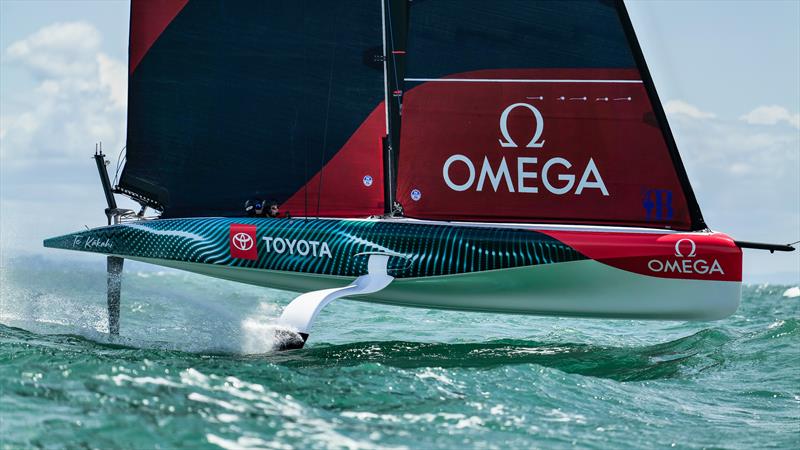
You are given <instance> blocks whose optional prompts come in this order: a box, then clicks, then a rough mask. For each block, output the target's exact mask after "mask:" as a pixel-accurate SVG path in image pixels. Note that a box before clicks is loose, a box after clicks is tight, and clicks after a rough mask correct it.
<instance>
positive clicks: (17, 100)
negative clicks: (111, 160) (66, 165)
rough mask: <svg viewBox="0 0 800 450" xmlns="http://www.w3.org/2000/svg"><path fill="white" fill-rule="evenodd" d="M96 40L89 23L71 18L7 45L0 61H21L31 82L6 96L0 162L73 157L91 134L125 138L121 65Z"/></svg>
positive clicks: (109, 141) (89, 146)
mask: <svg viewBox="0 0 800 450" xmlns="http://www.w3.org/2000/svg"><path fill="white" fill-rule="evenodd" d="M101 42H102V36H101V34H100V32H99V31H98V30H97V29H96V28H95V27H94V26H92V25H91V24H88V23H84V22H71V23H56V24H52V25H48V26H46V27H44V28H41V29H40V30H38V31H36V32H35V33H33V34H31V35H29V36H27V37H25V38H24V39H21V40H19V41H16V42H13V43H12V44H11V45H9V46H8V47H7V49H6V54H7V57H6V58H4V59H3V62H2V64H4V65H5V64H8V65H13V66H16V67H17V68H20V69H22V70H23V71H24V73H27V74H28V75H29V76H30V79H32V80H33V81H34V83H33V87H32V88H28V89H22V90H20V91H16V92H13V93H12V94H11V95H9V97H12V96H13V98H10V99H4V107H3V116H2V117H0V160H2V162H3V164H5V165H9V164H13V165H26V164H32V163H34V162H42V161H44V160H47V161H53V160H62V161H75V160H76V159H75V158H77V157H83V156H86V155H87V154H89V153H91V152H92V151H93V149H94V143H95V142H97V141H103V142H104V143H105V146H106V148H109V149H110V150H111V149H113V150H116V149H119V148H120V147H121V146H122V145H124V139H125V112H126V106H127V70H126V68H125V63H124V62H122V61H119V60H116V59H114V58H111V57H109V56H108V55H106V54H104V53H103V52H102V51H101ZM113 150H112V151H113Z"/></svg>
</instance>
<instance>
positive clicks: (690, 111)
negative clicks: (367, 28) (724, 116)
mask: <svg viewBox="0 0 800 450" xmlns="http://www.w3.org/2000/svg"><path fill="white" fill-rule="evenodd" d="M664 112H666V113H667V114H669V115H682V116H686V117H691V118H692V119H713V118H715V117H716V114H714V113H710V112H705V111H701V110H700V108H698V107H696V106H694V105H691V104H689V103H686V102H685V101H683V100H670V101H668V102H667V103H666V104H665V105H664Z"/></svg>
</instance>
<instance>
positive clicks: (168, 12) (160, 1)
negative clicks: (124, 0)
mask: <svg viewBox="0 0 800 450" xmlns="http://www.w3.org/2000/svg"><path fill="white" fill-rule="evenodd" d="M188 1H189V0H133V1H132V2H131V30H130V48H129V52H130V57H129V61H128V66H129V69H128V73H133V71H134V70H135V69H136V66H138V65H139V62H140V61H141V60H142V58H144V55H145V53H147V51H148V50H149V49H150V47H152V45H153V44H154V43H155V42H156V40H157V39H158V37H159V36H160V35H161V33H163V32H164V30H165V29H166V28H167V25H169V23H170V22H172V19H174V18H175V16H177V15H178V13H179V12H181V10H182V9H183V7H184V6H186V3H187V2H188Z"/></svg>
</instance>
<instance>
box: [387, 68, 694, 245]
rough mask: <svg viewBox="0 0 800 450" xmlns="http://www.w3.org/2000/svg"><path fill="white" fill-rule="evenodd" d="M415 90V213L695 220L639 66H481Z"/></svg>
mask: <svg viewBox="0 0 800 450" xmlns="http://www.w3.org/2000/svg"><path fill="white" fill-rule="evenodd" d="M407 81H412V82H418V83H421V84H419V85H417V86H416V87H414V88H413V89H410V90H409V91H407V92H406V93H405V96H404V101H403V127H402V131H401V149H402V150H401V152H400V160H399V164H398V166H399V167H398V188H397V197H398V201H400V202H401V203H402V204H403V206H404V209H405V213H406V215H407V216H410V217H416V218H426V219H446V220H465V221H494V222H554V223H577V224H598V225H623V226H647V227H663V228H672V229H680V230H689V229H691V227H692V223H691V217H690V210H689V205H688V203H687V199H686V197H685V194H684V190H683V189H682V186H681V182H680V179H679V177H678V174H677V172H676V169H675V166H674V164H673V161H672V159H671V155H670V151H669V149H668V147H667V144H666V142H665V140H664V136H663V134H662V130H661V129H660V128H659V124H658V122H657V120H656V116H655V114H654V112H653V107H652V105H651V104H650V101H649V99H648V95H647V92H646V89H645V86H644V84H643V82H642V81H641V78H640V75H639V72H638V70H636V69H502V70H479V71H471V72H466V73H460V74H453V75H449V76H447V77H444V78H440V79H431V80H426V79H407Z"/></svg>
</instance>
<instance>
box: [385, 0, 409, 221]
mask: <svg viewBox="0 0 800 450" xmlns="http://www.w3.org/2000/svg"><path fill="white" fill-rule="evenodd" d="M381 10H382V13H383V62H384V64H383V68H384V86H385V89H386V92H385V101H386V137H385V138H384V139H383V141H382V143H383V168H384V170H383V173H384V205H385V206H384V212H385V214H387V215H394V214H395V213H397V212H398V211H397V208H396V207H395V203H396V201H397V200H396V191H397V161H398V159H399V156H400V125H401V115H402V103H403V89H404V81H403V80H404V78H405V56H406V41H407V36H408V1H407V0H382V3H381Z"/></svg>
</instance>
